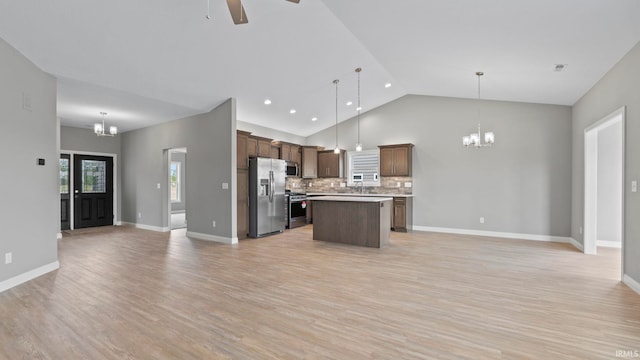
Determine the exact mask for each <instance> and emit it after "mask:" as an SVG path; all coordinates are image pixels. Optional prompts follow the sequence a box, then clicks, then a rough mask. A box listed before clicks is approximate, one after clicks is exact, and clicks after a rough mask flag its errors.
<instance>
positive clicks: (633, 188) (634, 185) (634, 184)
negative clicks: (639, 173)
mask: <svg viewBox="0 0 640 360" xmlns="http://www.w3.org/2000/svg"><path fill="white" fill-rule="evenodd" d="M631 192H638V181H637V180H633V181H632V182H631Z"/></svg>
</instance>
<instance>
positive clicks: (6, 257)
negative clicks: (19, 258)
mask: <svg viewBox="0 0 640 360" xmlns="http://www.w3.org/2000/svg"><path fill="white" fill-rule="evenodd" d="M12 262H13V253H10V252H8V253H6V254H4V263H5V264H11V263H12Z"/></svg>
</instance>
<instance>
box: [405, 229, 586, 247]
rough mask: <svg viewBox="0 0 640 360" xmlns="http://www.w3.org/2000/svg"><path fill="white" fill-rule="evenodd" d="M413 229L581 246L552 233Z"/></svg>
mask: <svg viewBox="0 0 640 360" xmlns="http://www.w3.org/2000/svg"><path fill="white" fill-rule="evenodd" d="M413 230H417V231H430V232H440V233H447V234H461V235H475V236H489V237H499V238H507V239H520V240H535V241H551V242H560V243H570V244H572V245H573V246H576V247H578V248H580V247H579V246H578V245H579V243H578V242H577V241H575V240H574V239H572V238H570V237H564V236H552V235H535V234H519V233H507V232H499V231H485V230H469V229H453V228H441V227H432V226H415V225H414V226H413Z"/></svg>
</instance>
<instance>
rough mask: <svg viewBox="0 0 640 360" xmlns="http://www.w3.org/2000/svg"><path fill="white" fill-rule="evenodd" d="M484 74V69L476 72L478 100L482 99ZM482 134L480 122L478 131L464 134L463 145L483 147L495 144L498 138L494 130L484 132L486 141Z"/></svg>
mask: <svg viewBox="0 0 640 360" xmlns="http://www.w3.org/2000/svg"><path fill="white" fill-rule="evenodd" d="M482 75H484V73H483V72H482V71H478V72H476V76H477V77H478V100H480V77H481V76H482ZM478 117H479V116H478ZM481 134H482V133H481V132H480V124H478V132H475V133H471V134H469V135H466V136H463V137H462V145H464V146H465V147H475V148H481V147H485V146H491V145H493V143H494V142H495V140H496V139H495V135H494V134H493V131H487V132H486V133H484V142H482V137H481Z"/></svg>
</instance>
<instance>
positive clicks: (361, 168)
mask: <svg viewBox="0 0 640 360" xmlns="http://www.w3.org/2000/svg"><path fill="white" fill-rule="evenodd" d="M379 169H380V150H378V149H375V150H364V151H359V152H356V151H347V174H348V176H349V177H348V185H349V186H354V185H356V182H357V181H353V175H354V174H356V175H360V174H362V178H363V185H364V186H380V177H379V176H378V174H379V173H380V170H379Z"/></svg>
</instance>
